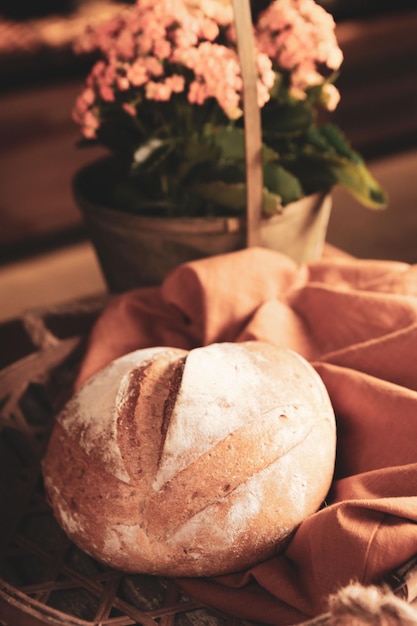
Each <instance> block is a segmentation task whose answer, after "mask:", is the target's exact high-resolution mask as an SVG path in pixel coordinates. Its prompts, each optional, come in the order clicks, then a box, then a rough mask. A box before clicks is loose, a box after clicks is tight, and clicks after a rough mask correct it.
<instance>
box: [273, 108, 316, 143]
mask: <svg viewBox="0 0 417 626" xmlns="http://www.w3.org/2000/svg"><path fill="white" fill-rule="evenodd" d="M313 122H314V112H313V110H312V108H311V105H310V104H309V103H306V102H296V103H294V104H292V105H281V104H277V103H275V102H273V101H270V102H269V103H268V104H267V105H265V107H264V108H263V109H262V128H264V129H268V133H267V134H268V136H273V135H284V136H289V135H294V134H300V133H303V132H306V131H307V129H308V128H309V127H310V126H311V125H312V124H313Z"/></svg>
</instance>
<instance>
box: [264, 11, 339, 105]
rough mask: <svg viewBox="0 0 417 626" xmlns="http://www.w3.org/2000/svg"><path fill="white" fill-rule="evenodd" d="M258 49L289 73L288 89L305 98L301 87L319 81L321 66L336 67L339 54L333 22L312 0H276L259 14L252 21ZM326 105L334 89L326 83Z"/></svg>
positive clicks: (332, 101)
mask: <svg viewBox="0 0 417 626" xmlns="http://www.w3.org/2000/svg"><path fill="white" fill-rule="evenodd" d="M256 39H257V42H258V46H259V50H261V51H262V52H264V53H265V54H267V55H268V57H269V58H271V59H273V60H274V62H275V63H276V66H277V68H278V69H281V70H287V71H288V72H290V74H291V88H292V89H291V91H292V95H293V96H294V97H296V98H299V99H303V98H305V90H306V89H307V88H309V87H313V86H315V85H320V84H322V83H323V76H322V74H321V73H320V71H319V70H320V68H321V67H326V68H328V69H329V70H338V69H339V67H340V65H341V63H342V61H343V54H342V51H341V49H340V48H339V46H338V43H337V40H336V35H335V22H334V19H333V17H332V15H330V13H327V11H325V9H324V8H323V7H321V6H320V5H319V4H317V3H316V2H315V1H314V0H276V1H275V2H273V3H272V4H271V5H269V7H268V8H267V9H266V10H265V11H264V12H263V13H262V14H261V15H260V17H259V20H258V23H257V25H256ZM325 98H326V102H325V103H326V105H327V108H329V109H334V108H335V106H336V105H337V102H338V99H339V97H338V92H337V89H336V88H335V87H334V86H333V85H326V89H325Z"/></svg>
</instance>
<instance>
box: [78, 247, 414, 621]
mask: <svg viewBox="0 0 417 626" xmlns="http://www.w3.org/2000/svg"><path fill="white" fill-rule="evenodd" d="M248 339H261V340H266V341H270V342H271V343H274V344H276V345H278V346H284V347H289V348H292V349H294V350H296V351H297V352H299V353H300V354H302V355H303V356H304V357H306V358H307V359H308V360H310V361H311V362H312V363H313V365H314V367H315V368H316V370H317V371H318V373H319V374H320V376H321V377H322V379H323V381H324V383H325V385H326V387H327V389H328V391H329V394H330V398H331V400H332V403H333V407H334V410H335V413H336V419H337V433H338V444H337V459H336V466H335V475H334V481H333V484H332V487H331V490H330V493H329V494H328V498H327V500H326V506H324V507H323V508H322V509H320V511H318V512H317V513H315V514H314V515H312V516H310V517H309V518H308V519H306V520H305V521H304V522H303V523H302V524H301V525H300V526H299V528H298V529H297V531H296V533H295V535H294V536H293V538H292V540H291V542H290V544H289V546H288V547H287V549H286V550H285V552H284V553H282V554H279V555H277V556H275V557H274V558H272V559H270V560H268V561H266V562H263V563H260V564H258V565H256V566H254V567H252V568H250V569H249V570H248V571H245V572H238V573H235V574H232V575H228V576H221V577H216V578H213V579H210V580H208V579H181V581H179V582H180V584H181V586H182V587H183V588H184V589H185V590H186V591H187V592H188V593H189V594H190V595H192V596H194V597H196V598H197V599H200V600H202V601H203V602H205V603H207V604H209V605H212V606H215V607H217V608H219V609H220V610H223V611H224V612H226V613H230V614H232V615H235V616H237V617H242V618H245V619H251V620H255V621H257V622H260V623H264V624H271V625H277V626H279V625H283V624H295V623H299V622H301V621H303V620H306V619H308V618H310V617H312V616H315V615H318V614H320V613H321V612H323V611H325V610H326V600H327V597H328V596H329V594H331V593H334V592H335V591H337V590H338V589H339V588H340V587H341V586H345V585H347V584H348V583H350V582H351V581H358V582H359V583H362V584H364V585H367V584H371V583H378V582H379V581H380V580H382V579H383V578H384V577H386V576H387V575H388V574H389V573H390V572H391V571H392V570H394V569H395V568H396V567H398V566H399V565H400V564H401V563H403V562H404V561H406V560H407V559H409V558H410V557H411V556H413V555H414V554H416V553H417V367H416V366H415V361H414V359H415V354H416V353H417V266H412V265H408V264H405V263H400V262H390V261H374V260H359V259H353V258H351V257H347V256H346V257H344V256H340V257H339V256H335V257H333V256H329V257H323V259H322V260H321V261H319V262H316V263H312V264H309V265H304V266H301V267H299V266H297V265H295V264H294V263H293V262H292V261H291V260H290V259H288V258H287V257H285V256H283V255H281V254H279V253H276V252H273V251H270V250H265V249H261V248H251V249H247V250H242V251H239V252H236V253H231V254H228V255H221V256H217V257H212V258H209V259H204V260H201V261H195V262H192V263H188V264H186V265H184V266H181V267H179V268H177V269H176V270H174V271H173V272H172V273H171V274H170V275H169V276H168V277H167V278H166V280H165V282H164V283H163V284H162V286H161V287H155V288H146V289H137V290H133V291H130V292H128V293H125V294H122V295H119V296H114V297H113V298H112V299H111V301H110V302H109V305H108V306H107V307H106V309H105V310H104V312H103V313H102V315H101V316H100V317H99V319H98V321H97V323H96V324H95V326H94V328H93V330H92V333H91V336H90V340H89V345H88V348H87V351H86V354H85V358H84V360H83V363H82V367H81V370H80V373H79V377H78V380H77V386H79V385H81V384H82V383H83V382H84V381H85V380H87V379H88V378H89V377H90V376H91V375H92V374H94V373H95V372H96V371H97V370H98V369H100V368H101V367H103V366H104V365H106V364H107V363H108V362H110V361H111V360H112V359H114V358H116V357H118V356H121V355H122V354H125V353H126V352H129V351H131V350H135V349H138V348H144V347H148V346H155V345H170V346H178V347H181V348H185V349H191V348H193V347H196V346H201V345H207V344H210V343H213V342H221V341H237V342H239V341H245V340H248Z"/></svg>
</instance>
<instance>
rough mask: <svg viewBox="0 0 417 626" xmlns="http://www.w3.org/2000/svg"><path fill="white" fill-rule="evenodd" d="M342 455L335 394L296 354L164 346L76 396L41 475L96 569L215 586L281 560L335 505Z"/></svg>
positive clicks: (124, 362) (248, 347)
mask: <svg viewBox="0 0 417 626" xmlns="http://www.w3.org/2000/svg"><path fill="white" fill-rule="evenodd" d="M335 448H336V429H335V418H334V413H333V409H332V406H331V403H330V400H329V397H328V394H327V391H326V388H325V386H324V384H323V382H322V380H321V378H320V377H319V375H318V374H317V373H316V371H315V370H314V368H313V367H312V366H311V365H310V364H309V363H308V362H307V361H305V360H304V359H303V358H302V357H300V356H299V355H298V354H296V353H294V352H292V351H291V350H287V349H279V348H276V347H274V346H272V345H269V344H266V343H263V342H257V341H253V342H245V343H218V344H213V345H210V346H207V347H202V348H196V349H194V350H190V351H184V350H180V349H176V348H161V347H157V348H150V349H144V350H138V351H136V352H132V353H131V354H128V355H126V356H124V357H122V358H119V359H117V360H115V361H114V362H113V363H111V364H110V365H108V366H107V367H106V368H104V369H103V370H101V371H100V372H99V373H97V374H96V375H95V376H94V377H92V378H91V379H90V380H89V381H88V382H87V383H85V384H84V386H83V387H82V388H81V389H80V390H79V391H78V392H77V393H75V395H74V396H73V397H72V399H71V400H70V401H69V402H68V403H67V405H66V406H65V407H64V409H63V411H62V412H61V413H60V415H59V416H58V418H57V421H56V424H55V426H54V429H53V433H52V436H51V439H50V442H49V446H48V450H47V453H46V456H45V458H44V460H43V474H44V482H45V488H46V492H47V496H48V499H49V502H50V504H51V506H52V508H53V511H54V513H55V516H56V518H57V520H58V522H59V523H60V524H61V526H62V527H63V529H64V530H65V531H66V533H67V534H68V536H69V537H70V538H71V539H72V540H73V541H74V542H75V543H76V544H77V545H78V546H79V547H80V548H81V549H83V550H84V551H85V552H87V553H88V554H90V555H92V556H93V557H95V558H96V559H97V560H99V561H101V562H103V563H106V564H108V565H110V566H112V567H114V568H117V569H121V570H124V571H126V572H141V573H148V574H158V575H166V576H207V575H215V574H222V573H227V572H232V571H237V570H239V569H242V568H245V567H247V566H249V565H252V564H254V563H256V562H259V561H261V560H263V559H265V558H267V557H270V556H272V555H273V554H275V553H276V552H277V551H279V550H280V549H282V548H283V546H284V545H285V544H286V542H287V540H288V538H289V537H290V536H291V534H292V532H293V531H294V529H295V528H296V527H297V525H299V524H300V522H301V521H302V520H303V519H305V517H306V516H308V515H309V514H311V513H313V512H315V511H316V510H317V509H318V508H319V507H320V505H321V503H322V501H323V499H324V498H325V496H326V493H327V491H328V489H329V486H330V483H331V480H332V475H333V469H334V460H335Z"/></svg>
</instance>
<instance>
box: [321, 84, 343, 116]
mask: <svg viewBox="0 0 417 626" xmlns="http://www.w3.org/2000/svg"><path fill="white" fill-rule="evenodd" d="M322 97H323V103H324V106H325V107H326V109H327V110H328V111H334V110H335V109H336V107H337V105H338V104H339V102H340V92H339V90H338V89H337V87H335V86H334V85H331V84H326V85H324V86H323V90H322Z"/></svg>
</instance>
